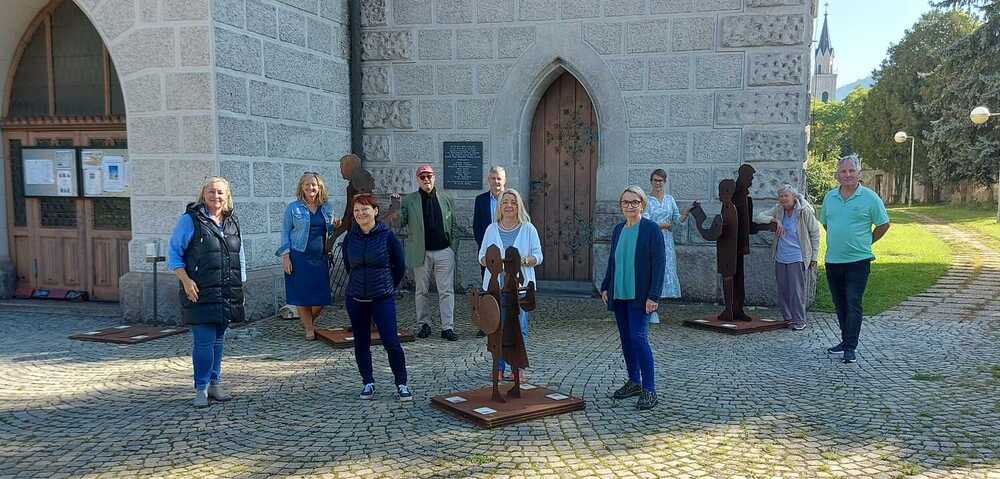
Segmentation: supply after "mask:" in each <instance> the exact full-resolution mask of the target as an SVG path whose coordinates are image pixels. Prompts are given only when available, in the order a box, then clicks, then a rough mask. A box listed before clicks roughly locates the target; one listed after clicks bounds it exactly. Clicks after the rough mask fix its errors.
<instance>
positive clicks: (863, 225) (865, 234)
mask: <svg viewBox="0 0 1000 479" xmlns="http://www.w3.org/2000/svg"><path fill="white" fill-rule="evenodd" d="M819 222H820V223H822V224H823V226H824V227H826V262H827V263H835V264H836V263H853V262H855V261H861V260H865V259H873V258H875V255H874V254H872V225H875V226H879V225H884V224H886V223H888V222H889V213H888V212H887V211H886V210H885V203H882V198H879V197H878V195H877V194H876V193H875V192H874V191H872V190H870V189H868V188H865V187H864V186H860V185H859V186H858V189H857V190H855V191H854V194H853V195H851V197H850V198H847V200H844V198H843V197H842V196H840V189H839V188H835V189H833V190H830V191H829V192H827V194H826V196H825V197H824V198H823V209H822V210H821V212H820V215H819Z"/></svg>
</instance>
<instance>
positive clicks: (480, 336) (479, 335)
mask: <svg viewBox="0 0 1000 479" xmlns="http://www.w3.org/2000/svg"><path fill="white" fill-rule="evenodd" d="M476 337H477V338H484V337H486V333H484V332H483V330H482V329H480V330H479V332H478V333H476Z"/></svg>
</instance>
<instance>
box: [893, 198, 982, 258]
mask: <svg viewBox="0 0 1000 479" xmlns="http://www.w3.org/2000/svg"><path fill="white" fill-rule="evenodd" d="M900 211H903V212H906V211H913V212H914V213H919V214H924V215H927V216H930V217H932V218H934V219H937V220H941V221H946V222H948V224H950V225H952V226H956V227H958V228H962V229H967V230H971V231H975V232H977V233H980V234H983V235H986V236H989V237H990V238H991V239H992V246H993V247H994V248H1000V224H998V223H997V208H996V204H993V205H986V204H984V205H981V206H974V205H961V206H952V205H934V206H915V207H913V208H901V209H900Z"/></svg>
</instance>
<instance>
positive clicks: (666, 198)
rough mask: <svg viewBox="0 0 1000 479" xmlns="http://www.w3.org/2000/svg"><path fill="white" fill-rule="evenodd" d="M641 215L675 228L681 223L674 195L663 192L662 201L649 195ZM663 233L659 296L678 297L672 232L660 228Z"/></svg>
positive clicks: (675, 254) (679, 293)
mask: <svg viewBox="0 0 1000 479" xmlns="http://www.w3.org/2000/svg"><path fill="white" fill-rule="evenodd" d="M642 216H643V217H644V218H647V219H649V220H652V221H654V222H655V223H656V224H660V223H665V222H667V221H669V222H670V224H671V225H673V228H677V227H678V225H680V223H681V210H680V208H678V207H677V202H675V201H674V197H673V196H670V195H668V194H666V193H664V194H663V202H662V203H661V202H660V200H658V199H656V197H655V196H653V195H649V206H648V207H647V208H646V211H643V212H642ZM660 232H661V233H663V254H664V257H665V258H666V268H665V269H664V271H663V290H662V291H661V292H660V296H661V297H663V298H680V297H681V282H680V280H678V279H677V253H675V252H674V234H673V232H671V231H670V230H665V229H662V228H661V229H660Z"/></svg>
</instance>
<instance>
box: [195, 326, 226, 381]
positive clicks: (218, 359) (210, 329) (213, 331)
mask: <svg viewBox="0 0 1000 479" xmlns="http://www.w3.org/2000/svg"><path fill="white" fill-rule="evenodd" d="M190 327H191V363H192V364H193V365H194V388H195V389H199V390H200V389H206V388H208V385H209V384H218V383H219V376H220V373H221V372H222V341H223V339H224V338H225V337H226V328H228V326H227V325H225V324H192V325H191V326H190Z"/></svg>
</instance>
